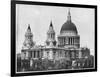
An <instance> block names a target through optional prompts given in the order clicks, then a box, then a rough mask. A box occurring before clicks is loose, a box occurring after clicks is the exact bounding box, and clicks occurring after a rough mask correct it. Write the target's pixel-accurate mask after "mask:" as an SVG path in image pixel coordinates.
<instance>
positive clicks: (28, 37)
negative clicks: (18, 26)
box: [23, 24, 34, 49]
mask: <svg viewBox="0 0 100 77" xmlns="http://www.w3.org/2000/svg"><path fill="white" fill-rule="evenodd" d="M33 46H34V42H33V34H32V32H31V28H30V24H28V28H27V31H26V33H25V41H24V43H23V47H24V48H26V49H30V48H32V47H33Z"/></svg>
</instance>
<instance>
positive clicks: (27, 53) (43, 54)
mask: <svg viewBox="0 0 100 77" xmlns="http://www.w3.org/2000/svg"><path fill="white" fill-rule="evenodd" d="M55 35H56V33H55V30H54V28H53V24H52V21H51V23H50V26H49V30H48V31H47V39H46V41H45V44H46V45H45V46H41V45H40V46H37V45H35V42H34V41H33V34H32V32H31V28H30V25H29V26H28V29H27V31H26V33H25V41H24V43H23V47H22V50H21V59H22V60H30V63H29V64H30V66H32V65H33V60H38V59H42V60H43V59H47V60H50V61H53V62H55V61H63V60H66V61H71V64H72V66H74V63H75V61H77V60H78V61H77V62H79V60H81V59H83V58H88V57H89V56H90V50H89V49H88V48H82V47H80V35H78V31H77V28H76V25H75V24H74V23H73V22H72V20H71V14H70V11H69V12H68V16H67V20H66V22H65V23H64V24H63V25H62V27H61V30H60V34H59V35H58V36H57V39H58V40H56V39H55ZM79 65H80V64H79ZM83 65H84V63H83Z"/></svg>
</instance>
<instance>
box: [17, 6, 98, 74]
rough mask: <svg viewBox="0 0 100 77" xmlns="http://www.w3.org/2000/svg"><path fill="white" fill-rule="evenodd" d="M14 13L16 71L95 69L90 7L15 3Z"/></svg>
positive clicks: (92, 22) (92, 14) (92, 20)
mask: <svg viewBox="0 0 100 77" xmlns="http://www.w3.org/2000/svg"><path fill="white" fill-rule="evenodd" d="M66 5H67V4H66ZM15 13H16V15H15V16H16V19H15V20H16V21H15V22H16V23H15V25H16V26H15V35H16V37H15V39H16V41H15V44H16V45H15V46H16V49H15V55H16V57H15V60H16V61H15V72H16V73H30V72H31V73H36V72H50V71H73V70H76V71H77V70H86V69H95V68H96V67H95V66H96V65H95V56H96V49H95V23H96V22H95V9H94V8H85V7H71V6H66V7H64V6H63V7H62V6H49V5H48V6H45V5H34V4H32V5H28V4H16V10H15Z"/></svg>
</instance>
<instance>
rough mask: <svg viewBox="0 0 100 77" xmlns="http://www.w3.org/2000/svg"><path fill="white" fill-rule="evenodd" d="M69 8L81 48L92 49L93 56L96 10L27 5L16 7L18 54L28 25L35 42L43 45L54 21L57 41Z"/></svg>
mask: <svg viewBox="0 0 100 77" xmlns="http://www.w3.org/2000/svg"><path fill="white" fill-rule="evenodd" d="M69 8H70V12H71V20H72V22H73V23H74V24H75V25H76V27H77V30H78V35H80V46H81V47H88V48H90V50H91V54H94V52H95V51H94V26H95V22H94V20H95V19H94V9H90V8H76V7H57V6H40V5H25V4H17V5H16V52H17V53H19V52H21V49H22V46H23V42H24V40H25V32H26V31H27V28H28V24H30V27H31V31H32V33H33V41H35V42H36V44H37V45H43V44H44V42H45V41H46V37H47V34H46V33H47V31H48V29H49V25H50V22H51V21H52V23H53V27H54V30H55V33H56V40H57V35H59V34H60V29H61V27H62V25H63V24H64V23H65V22H66V21H67V15H68V9H69Z"/></svg>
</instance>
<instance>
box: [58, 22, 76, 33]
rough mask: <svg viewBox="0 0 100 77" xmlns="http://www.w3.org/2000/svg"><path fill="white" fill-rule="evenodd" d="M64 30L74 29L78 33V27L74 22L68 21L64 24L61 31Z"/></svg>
mask: <svg viewBox="0 0 100 77" xmlns="http://www.w3.org/2000/svg"><path fill="white" fill-rule="evenodd" d="M63 31H73V32H75V33H77V28H76V26H75V24H74V23H72V22H69V21H67V22H65V23H64V24H63V26H62V28H61V31H60V32H61V33H62V32H63Z"/></svg>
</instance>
